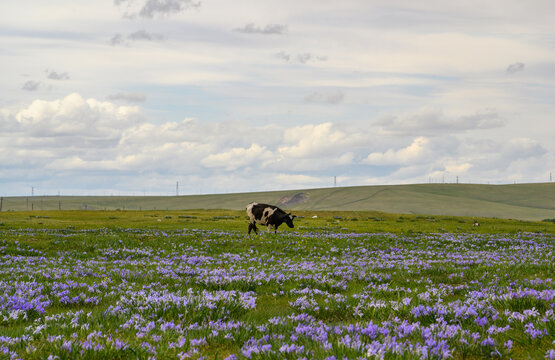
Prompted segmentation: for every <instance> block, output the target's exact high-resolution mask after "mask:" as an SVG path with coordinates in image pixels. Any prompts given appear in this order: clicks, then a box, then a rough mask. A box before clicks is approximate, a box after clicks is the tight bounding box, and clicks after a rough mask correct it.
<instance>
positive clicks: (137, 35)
mask: <svg viewBox="0 0 555 360" xmlns="http://www.w3.org/2000/svg"><path fill="white" fill-rule="evenodd" d="M128 40H129V41H162V40H164V35H162V34H156V33H149V32H147V31H146V30H144V29H143V30H137V31H135V32H132V33H130V34H128V35H127V36H124V35H122V34H119V33H118V34H115V35H114V36H112V38H111V39H110V41H109V44H110V45H112V46H116V45H122V46H129V41H128Z"/></svg>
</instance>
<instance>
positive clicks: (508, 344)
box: [505, 340, 513, 350]
mask: <svg viewBox="0 0 555 360" xmlns="http://www.w3.org/2000/svg"><path fill="white" fill-rule="evenodd" d="M505 347H506V348H507V350H511V349H512V348H513V342H512V341H511V340H507V342H506V343H505Z"/></svg>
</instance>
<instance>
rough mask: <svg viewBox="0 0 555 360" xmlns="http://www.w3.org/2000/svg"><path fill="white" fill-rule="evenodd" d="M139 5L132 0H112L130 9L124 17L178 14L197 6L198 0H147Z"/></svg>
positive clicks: (147, 17) (149, 17)
mask: <svg viewBox="0 0 555 360" xmlns="http://www.w3.org/2000/svg"><path fill="white" fill-rule="evenodd" d="M141 4H142V5H139V8H137V7H136V6H135V2H134V1H132V0H114V5H116V6H124V5H126V6H127V8H129V9H130V12H126V13H125V15H124V17H128V18H135V17H137V16H139V17H142V18H146V19H152V18H154V17H156V16H168V15H174V14H179V13H181V12H183V11H185V10H188V9H196V8H199V7H200V5H201V3H200V1H197V2H195V1H193V0H147V1H146V2H145V3H144V4H143V3H141Z"/></svg>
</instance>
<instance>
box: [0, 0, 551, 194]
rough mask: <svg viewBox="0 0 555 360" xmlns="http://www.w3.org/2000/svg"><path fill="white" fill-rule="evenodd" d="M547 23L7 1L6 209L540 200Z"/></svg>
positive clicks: (398, 8) (537, 15) (504, 8)
mask: <svg viewBox="0 0 555 360" xmlns="http://www.w3.org/2000/svg"><path fill="white" fill-rule="evenodd" d="M554 13H555V2H553V1H551V0H530V1H520V0H491V1H474V0H470V1H464V2H462V1H443V0H419V1H413V0H406V1H404V0H395V1H389V0H388V1H385V0H383V1H381V0H375V1H373V0H342V1H328V0H279V1H277V0H276V1H269V0H252V1H251V0H234V1H229V0H226V1H224V0H98V1H84V0H71V1H70V0H50V1H44V0H25V1H21V0H2V1H1V2H0V78H1V81H0V195H1V196H28V195H31V194H34V195H175V194H176V193H178V194H180V195H186V194H207V193H230V192H251V191H266V190H284V189H306V188H318V187H331V186H334V185H337V186H354V185H381V184H408V183H429V182H432V183H442V182H445V183H454V182H457V181H459V182H460V183H483V184H501V183H503V184H505V183H511V184H512V183H524V182H526V183H528V182H548V181H550V176H551V173H552V172H555V141H554V140H555V22H554V21H553V14H554ZM176 185H177V186H176Z"/></svg>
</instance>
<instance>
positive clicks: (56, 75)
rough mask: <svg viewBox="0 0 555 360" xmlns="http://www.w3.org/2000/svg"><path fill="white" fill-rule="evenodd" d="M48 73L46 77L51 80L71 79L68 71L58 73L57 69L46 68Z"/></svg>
mask: <svg viewBox="0 0 555 360" xmlns="http://www.w3.org/2000/svg"><path fill="white" fill-rule="evenodd" d="M46 73H47V75H46V77H47V78H48V79H50V80H69V74H68V73H66V72H64V73H58V72H56V71H49V70H46Z"/></svg>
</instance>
